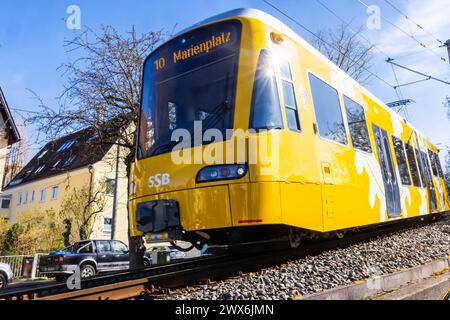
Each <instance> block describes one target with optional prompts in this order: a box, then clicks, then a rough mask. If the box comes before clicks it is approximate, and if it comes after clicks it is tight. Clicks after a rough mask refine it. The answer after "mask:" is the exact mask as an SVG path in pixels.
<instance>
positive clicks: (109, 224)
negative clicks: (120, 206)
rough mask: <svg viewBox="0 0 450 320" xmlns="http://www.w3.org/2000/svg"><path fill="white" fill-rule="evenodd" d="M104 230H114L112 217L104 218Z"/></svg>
mask: <svg viewBox="0 0 450 320" xmlns="http://www.w3.org/2000/svg"><path fill="white" fill-rule="evenodd" d="M103 231H104V232H108V233H109V232H112V218H103Z"/></svg>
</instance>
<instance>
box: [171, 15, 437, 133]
mask: <svg viewBox="0 0 450 320" xmlns="http://www.w3.org/2000/svg"><path fill="white" fill-rule="evenodd" d="M237 17H242V18H253V19H257V20H259V21H261V22H263V23H264V24H266V25H268V26H271V27H272V28H274V29H275V30H278V31H279V32H280V33H282V34H284V35H286V36H288V37H289V38H292V39H293V40H295V41H297V42H298V43H299V44H301V45H302V46H304V47H305V48H306V49H308V50H309V51H311V52H312V53H314V55H316V56H317V57H318V58H320V59H321V60H322V61H323V62H324V63H326V64H327V65H328V66H329V67H330V68H331V69H332V70H333V71H335V72H337V73H338V74H340V75H344V77H347V80H350V81H351V82H352V84H354V85H355V86H356V87H357V88H358V89H359V90H360V91H361V92H362V93H364V94H365V95H366V96H367V97H369V98H370V99H372V100H373V101H375V102H376V103H378V104H379V105H380V106H381V107H383V108H384V109H385V110H387V111H388V112H389V113H390V114H391V115H392V116H393V117H395V118H396V119H397V120H398V121H401V122H404V123H405V124H407V125H408V126H409V127H410V128H411V129H413V130H414V131H416V132H417V133H418V134H419V135H422V136H423V137H424V138H425V139H426V140H427V141H428V142H431V140H430V139H429V138H428V137H427V136H426V135H424V134H423V133H422V132H421V131H419V130H417V128H415V127H414V126H413V125H412V124H411V123H410V122H409V121H407V120H406V119H404V118H403V117H402V116H400V114H398V113H397V112H395V111H394V110H392V109H391V108H389V107H388V106H387V105H386V103H384V102H383V101H381V100H380V99H379V98H377V97H376V96H375V95H374V94H373V93H371V92H370V91H369V90H368V89H366V88H365V87H363V86H362V85H361V84H360V83H359V82H358V81H356V80H355V79H353V78H352V77H351V76H349V75H348V74H347V73H346V72H344V71H343V70H342V69H340V68H339V67H338V66H337V65H335V64H334V63H333V62H331V61H330V60H329V59H328V58H327V57H325V55H323V54H322V53H321V52H320V51H319V50H317V49H316V48H314V47H313V46H312V45H311V44H310V43H309V42H307V41H306V40H305V39H303V38H302V37H301V36H299V35H298V34H297V33H296V32H295V31H294V30H293V29H291V28H290V27H288V26H287V25H286V24H285V23H284V22H282V21H281V20H279V19H278V18H276V17H274V16H272V15H270V14H268V13H266V12H264V11H262V10H259V9H253V8H240V9H234V10H230V11H227V12H224V13H221V14H218V15H215V16H212V17H210V18H208V19H205V20H203V21H200V22H198V23H196V24H194V25H192V26H191V27H189V28H186V29H184V30H182V31H180V32H179V33H177V34H176V35H175V36H174V38H175V37H178V36H180V35H182V34H184V33H186V32H189V31H191V30H193V29H197V28H199V27H201V26H203V25H207V24H211V23H213V22H216V21H221V20H226V19H231V18H237ZM168 41H170V40H168ZM163 45H164V44H163Z"/></svg>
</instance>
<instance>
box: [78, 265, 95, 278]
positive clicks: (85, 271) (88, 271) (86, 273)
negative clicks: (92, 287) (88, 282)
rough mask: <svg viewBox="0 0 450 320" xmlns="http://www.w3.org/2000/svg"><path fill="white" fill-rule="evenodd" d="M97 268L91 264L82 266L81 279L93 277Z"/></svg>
mask: <svg viewBox="0 0 450 320" xmlns="http://www.w3.org/2000/svg"><path fill="white" fill-rule="evenodd" d="M95 273H96V272H95V268H94V267H93V266H91V265H90V264H85V265H84V266H82V267H81V279H87V278H92V277H93V276H95Z"/></svg>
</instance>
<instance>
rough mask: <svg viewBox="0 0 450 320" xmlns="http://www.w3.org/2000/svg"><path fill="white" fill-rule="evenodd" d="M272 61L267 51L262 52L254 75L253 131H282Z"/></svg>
mask: <svg viewBox="0 0 450 320" xmlns="http://www.w3.org/2000/svg"><path fill="white" fill-rule="evenodd" d="M272 61H273V59H272V56H271V54H270V52H269V51H267V50H262V51H261V54H260V57H259V61H258V66H257V69H256V75H255V84H254V88H253V97H252V111H251V116H250V128H251V129H255V130H264V129H266V130H275V129H283V117H282V115H281V105H280V97H279V95H278V86H277V80H276V78H275V69H274V66H273V63H272Z"/></svg>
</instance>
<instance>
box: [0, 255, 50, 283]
mask: <svg viewBox="0 0 450 320" xmlns="http://www.w3.org/2000/svg"><path fill="white" fill-rule="evenodd" d="M44 255H45V254H43V253H37V254H35V255H34V256H26V255H20V256H4V257H0V263H6V264H7V265H9V266H10V267H11V271H12V272H13V274H14V278H15V279H23V278H30V279H36V278H43V277H42V276H41V275H40V273H39V260H40V258H41V257H42V256H44ZM25 260H28V261H25ZM26 262H28V263H26Z"/></svg>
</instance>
